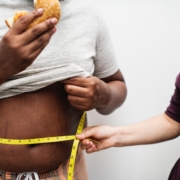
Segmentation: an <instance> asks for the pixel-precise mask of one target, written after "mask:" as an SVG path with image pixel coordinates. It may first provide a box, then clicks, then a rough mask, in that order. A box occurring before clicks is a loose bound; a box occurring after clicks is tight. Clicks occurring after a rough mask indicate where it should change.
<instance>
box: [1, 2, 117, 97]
mask: <svg viewBox="0 0 180 180" xmlns="http://www.w3.org/2000/svg"><path fill="white" fill-rule="evenodd" d="M60 3H61V8H62V16H61V19H60V22H59V23H58V24H57V26H56V27H57V31H56V33H55V34H54V35H53V36H52V38H51V40H50V43H49V44H48V45H47V46H46V48H45V49H44V50H43V51H42V52H41V54H40V55H39V56H38V57H37V58H36V60H35V61H34V62H33V64H32V65H31V66H29V67H28V68H27V69H25V70H24V71H22V72H20V73H18V74H15V75H14V76H12V77H11V78H9V79H8V80H7V81H6V82H4V83H3V84H1V85H0V99H2V98H7V97H11V96H15V95H18V94H21V93H25V92H31V91H35V90H38V89H40V88H43V87H46V86H48V85H50V84H52V83H55V82H57V81H61V80H64V79H67V78H71V77H76V76H80V77H88V76H91V75H93V76H96V77H98V78H105V77H108V76H110V75H112V74H114V73H115V72H116V71H117V70H118V65H117V63H116V59H115V55H114V50H113V47H112V44H111V40H110V37H109V33H108V30H107V27H106V24H105V23H104V21H103V19H102V18H101V16H100V14H99V13H98V11H97V10H96V8H94V7H93V5H91V2H88V1H86V0H64V1H60ZM33 7H34V4H33V0H13V1H9V0H8V1H7V0H0V17H1V21H0V39H1V38H2V37H3V36H4V34H5V33H6V32H7V31H8V28H7V27H6V24H5V23H4V20H5V19H7V18H9V17H11V16H12V15H13V13H14V10H27V11H32V10H33Z"/></svg>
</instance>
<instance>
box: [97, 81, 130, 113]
mask: <svg viewBox="0 0 180 180" xmlns="http://www.w3.org/2000/svg"><path fill="white" fill-rule="evenodd" d="M103 83H104V86H106V88H105V89H106V91H105V92H104V94H103V95H102V103H101V106H100V107H97V108H96V110H97V111H98V112H99V113H101V114H104V115H107V114H110V113H111V112H113V111H114V110H115V109H117V108H118V107H120V106H121V105H122V104H123V102H124V101H125V99H126V95H127V89H126V85H125V83H124V82H123V81H111V82H108V83H105V82H103Z"/></svg>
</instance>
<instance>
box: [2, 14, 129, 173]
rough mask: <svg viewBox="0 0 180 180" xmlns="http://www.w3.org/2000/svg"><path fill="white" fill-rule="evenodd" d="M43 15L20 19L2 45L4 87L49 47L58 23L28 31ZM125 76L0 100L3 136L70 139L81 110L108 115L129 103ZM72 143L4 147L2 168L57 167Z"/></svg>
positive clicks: (79, 80) (67, 82)
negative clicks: (92, 110)
mask: <svg viewBox="0 0 180 180" xmlns="http://www.w3.org/2000/svg"><path fill="white" fill-rule="evenodd" d="M42 13H43V12H42V11H33V12H31V13H29V14H27V15H26V16H24V17H21V18H20V19H19V20H18V21H17V22H16V23H15V24H14V25H13V27H12V28H11V29H10V30H9V31H8V32H7V33H6V34H5V35H4V36H3V38H2V40H1V41H0V63H1V67H0V84H2V83H3V82H5V81H6V80H7V79H8V78H9V77H11V76H12V75H14V74H16V73H19V72H21V71H23V70H24V69H26V68H27V67H28V66H30V65H31V64H32V63H33V62H34V61H35V59H36V58H37V56H38V55H39V54H40V53H41V52H42V51H43V49H44V48H45V47H46V46H47V45H48V42H49V41H50V39H51V36H52V35H53V34H54V32H55V31H56V28H55V25H56V23H57V20H56V19H54V18H52V19H49V20H47V21H45V22H43V23H41V24H39V25H37V26H36V27H33V28H32V29H29V30H27V31H26V29H27V27H28V25H29V24H30V23H31V22H32V21H33V20H34V19H35V18H37V17H39V16H40V15H42ZM125 97H126V85H125V82H124V78H123V76H122V74H121V72H120V71H119V70H118V71H117V72H116V73H115V74H113V75H111V76H109V77H106V78H104V79H99V78H97V77H93V76H91V77H88V78H72V79H68V80H64V81H63V82H57V83H54V84H52V85H50V86H48V87H45V88H43V89H40V90H37V91H34V92H29V93H23V94H20V95H17V96H13V97H10V98H6V99H1V100H0V117H1V119H0V127H1V131H0V137H2V138H11V139H29V138H40V137H50V136H62V135H71V134H75V133H76V129H77V126H78V123H79V120H80V118H81V115H82V113H83V111H88V110H91V109H96V110H97V111H98V112H99V113H101V114H109V113H111V112H113V111H114V110H115V109H116V108H118V107H119V106H120V105H121V104H122V103H123V102H124V100H125ZM71 145H72V142H63V143H49V144H38V145H24V146H13V145H0V169H1V170H6V171H12V172H27V171H45V170H51V169H54V168H57V167H58V166H59V165H61V164H62V163H64V162H65V161H66V160H67V159H68V158H69V156H70V152H71Z"/></svg>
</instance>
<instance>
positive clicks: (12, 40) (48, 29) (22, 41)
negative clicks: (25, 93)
mask: <svg viewBox="0 0 180 180" xmlns="http://www.w3.org/2000/svg"><path fill="white" fill-rule="evenodd" d="M42 14H43V9H39V10H34V11H33V12H31V13H28V14H27V15H25V16H23V17H21V18H20V19H19V20H18V21H17V22H16V23H14V25H13V27H12V28H10V30H9V31H8V32H7V33H6V34H5V35H4V36H3V38H2V39H1V41H0V64H1V66H0V84H1V83H3V82H4V81H6V79H8V78H9V77H11V76H12V75H14V74H17V73H19V72H21V71H23V70H24V69H26V68H27V67H28V66H29V65H31V64H32V63H33V61H34V60H35V59H36V57H37V56H38V55H39V54H40V53H41V52H42V50H43V49H44V48H45V47H46V45H47V44H48V42H49V41H50V38H51V36H52V34H53V33H54V32H55V31H56V29H55V25H56V23H57V19H55V18H52V19H48V20H47V21H45V22H42V23H40V24H38V25H37V26H35V27H33V28H31V29H29V30H26V29H27V27H28V25H29V24H30V23H31V22H32V21H33V20H35V19H36V18H37V17H39V16H41V15H42Z"/></svg>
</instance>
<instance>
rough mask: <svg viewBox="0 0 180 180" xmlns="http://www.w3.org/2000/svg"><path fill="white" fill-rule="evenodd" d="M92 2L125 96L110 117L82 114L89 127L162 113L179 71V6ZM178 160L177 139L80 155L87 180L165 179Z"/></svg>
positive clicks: (171, 0) (144, 0)
mask: <svg viewBox="0 0 180 180" xmlns="http://www.w3.org/2000/svg"><path fill="white" fill-rule="evenodd" d="M92 3H94V4H95V6H97V7H98V9H99V10H100V12H101V14H102V15H103V17H104V18H105V20H106V22H107V25H108V28H109V31H110V35H111V38H112V42H113V45H114V48H115V51H116V55H117V59H118V64H119V68H120V69H121V71H122V73H123V75H124V77H125V80H126V84H127V87H128V96H127V99H126V102H125V103H124V104H123V106H122V107H121V108H119V109H117V110H116V111H115V112H114V113H112V114H111V115H108V116H103V115H100V114H98V113H97V112H96V111H91V112H88V117H89V125H96V124H107V125H111V126H120V125H127V124H132V123H136V122H139V121H142V120H145V119H148V118H150V117H153V116H156V115H158V114H161V113H163V112H164V111H165V110H166V107H167V106H168V105H169V101H170V98H171V96H172V94H173V92H174V82H175V78H176V76H177V74H178V73H179V70H180V66H179V64H180V1H179V0H92ZM85 154H86V153H85ZM179 157H180V138H176V139H174V140H171V141H168V142H164V143H159V144H154V145H144V146H132V147H123V148H110V149H108V150H104V151H100V152H98V153H93V154H90V155H89V154H86V160H87V169H88V174H89V180H167V178H168V175H169V172H170V170H171V168H172V167H173V165H174V163H175V162H176V160H177V159H178V158H179Z"/></svg>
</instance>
